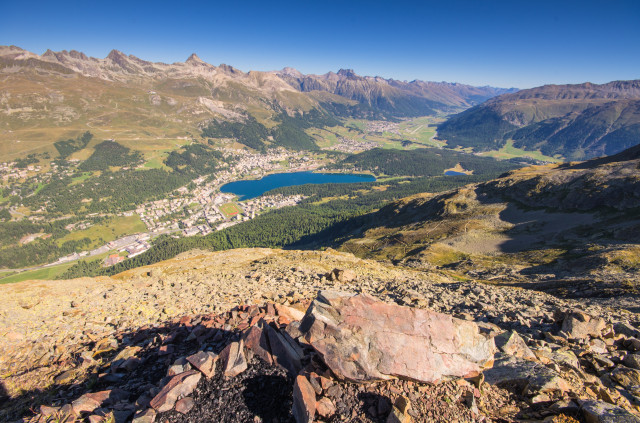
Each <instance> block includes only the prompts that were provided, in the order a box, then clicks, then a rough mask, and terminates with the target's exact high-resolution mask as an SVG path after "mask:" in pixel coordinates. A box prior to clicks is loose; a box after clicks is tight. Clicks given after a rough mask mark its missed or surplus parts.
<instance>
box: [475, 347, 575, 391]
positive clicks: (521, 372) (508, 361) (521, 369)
mask: <svg viewBox="0 0 640 423" xmlns="http://www.w3.org/2000/svg"><path fill="white" fill-rule="evenodd" d="M484 377H485V382H487V383H490V384H492V385H502V384H510V385H517V386H518V387H520V388H521V389H522V390H523V392H526V393H529V394H535V393H538V392H553V391H561V392H565V391H568V390H570V389H571V386H570V385H569V384H568V382H567V381H566V380H564V379H563V378H562V377H560V374H559V373H557V372H555V371H553V370H551V369H550V368H548V367H546V366H543V365H542V364H538V363H534V362H532V361H528V360H524V359H521V358H518V357H514V356H507V355H500V356H497V359H496V361H495V363H494V364H493V367H492V368H491V369H487V370H485V371H484Z"/></svg>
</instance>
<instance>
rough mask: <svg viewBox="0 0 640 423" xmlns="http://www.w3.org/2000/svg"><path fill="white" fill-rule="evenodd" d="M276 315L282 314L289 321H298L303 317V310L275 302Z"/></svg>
mask: <svg viewBox="0 0 640 423" xmlns="http://www.w3.org/2000/svg"><path fill="white" fill-rule="evenodd" d="M276 311H277V312H278V316H283V317H285V318H286V319H287V320H289V321H290V322H295V321H300V320H302V319H303V318H304V311H302V310H298V309H297V308H293V307H289V306H286V305H283V304H276Z"/></svg>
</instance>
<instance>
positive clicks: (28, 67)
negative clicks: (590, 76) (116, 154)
mask: <svg viewBox="0 0 640 423" xmlns="http://www.w3.org/2000/svg"><path fill="white" fill-rule="evenodd" d="M0 76H1V79H0V92H1V93H2V94H0V119H1V120H2V121H3V122H4V125H2V126H1V127H0V131H2V132H1V133H0V138H2V139H11V140H15V139H16V138H18V137H19V138H18V139H21V140H23V141H26V140H28V141H44V140H45V138H46V137H49V138H50V137H51V136H54V137H56V136H58V135H59V136H60V137H63V136H68V135H72V134H70V133H69V131H76V132H77V131H78V130H81V129H87V128H94V129H96V128H97V129H98V130H100V129H102V130H104V131H105V132H109V131H115V130H121V131H123V133H122V134H119V135H120V138H122V137H123V136H129V137H145V136H151V137H156V138H161V137H176V136H186V135H187V134H194V133H197V132H199V130H200V128H202V127H203V126H206V125H207V124H208V123H209V122H211V121H212V120H218V121H245V120H246V119H247V118H248V116H251V117H253V118H255V119H257V120H258V122H260V123H261V124H264V125H266V126H267V127H273V126H274V125H277V124H278V122H279V120H278V116H279V115H280V114H281V113H283V112H285V113H287V114H290V115H291V114H294V113H296V112H298V113H307V112H309V111H311V110H313V109H316V110H318V111H319V112H320V114H324V115H333V116H345V117H346V116H348V117H364V118H385V119H394V118H402V117H410V116H425V115H433V114H439V113H451V112H455V111H461V110H464V109H466V108H468V107H470V106H473V105H475V104H478V103H480V102H482V101H484V100H486V99H488V98H490V97H493V96H495V95H498V94H502V93H505V92H510V91H513V90H505V89H500V88H492V87H472V86H468V85H462V84H452V83H445V82H423V81H412V82H402V81H395V80H392V79H384V78H380V77H361V76H358V75H356V74H355V73H354V72H353V71H351V70H340V71H338V73H333V72H329V73H327V74H325V75H303V74H302V73H300V72H298V71H296V70H294V69H290V68H286V69H284V70H282V71H275V72H257V71H250V72H242V71H240V70H238V69H236V68H234V67H232V66H228V65H225V64H222V65H220V66H213V65H210V64H207V63H205V62H204V61H202V60H201V59H200V58H198V56H197V55H195V54H192V55H191V56H190V57H189V58H188V59H187V60H186V61H185V62H182V63H172V64H166V63H153V62H149V61H145V60H142V59H139V58H137V57H135V56H131V55H125V54H124V53H122V52H119V51H117V50H113V51H111V52H110V53H109V55H108V56H107V57H106V58H104V59H97V58H93V57H88V56H86V55H85V54H84V53H81V52H78V51H75V50H71V51H61V52H53V51H51V50H47V51H46V52H45V53H44V54H42V55H37V54H34V53H31V52H28V51H26V50H23V49H21V48H19V47H15V46H4V47H0ZM43 130H47V131H48V132H47V133H46V134H45V132H44V131H43ZM7 131H11V132H7ZM65 131H66V132H65ZM104 135H105V136H106V135H107V134H106V133H105V134H104ZM50 141H51V140H50ZM54 141H55V140H54Z"/></svg>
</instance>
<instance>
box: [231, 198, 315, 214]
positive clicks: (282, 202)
mask: <svg viewBox="0 0 640 423" xmlns="http://www.w3.org/2000/svg"><path fill="white" fill-rule="evenodd" d="M305 198H306V197H305V196H303V195H290V196H288V197H285V196H284V195H282V194H277V195H267V196H262V197H258V198H254V199H252V200H248V201H245V202H244V203H243V208H244V216H245V218H246V219H247V220H249V219H253V218H254V217H255V215H256V213H259V212H261V211H263V210H265V209H280V208H282V207H287V206H295V205H297V204H299V203H300V202H301V201H302V200H304V199H305Z"/></svg>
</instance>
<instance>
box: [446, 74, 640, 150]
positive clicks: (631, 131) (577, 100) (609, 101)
mask: <svg viewBox="0 0 640 423" xmlns="http://www.w3.org/2000/svg"><path fill="white" fill-rule="evenodd" d="M438 136H439V137H440V138H441V139H445V140H447V142H448V143H449V145H451V146H456V145H459V146H462V147H471V148H473V149H475V150H477V151H483V150H490V149H496V148H499V147H501V146H502V145H504V144H505V142H506V141H507V140H513V143H514V145H515V146H516V147H518V148H524V149H527V150H540V151H541V152H542V153H544V154H545V155H548V156H554V155H558V156H562V157H566V158H569V159H574V160H575V159H577V160H582V159H585V158H593V157H597V156H601V155H605V154H615V153H618V152H620V151H622V150H624V149H626V148H629V147H632V146H634V145H637V144H638V143H639V142H640V81H638V80H636V81H614V82H610V83H608V84H602V85H596V84H589V83H587V84H579V85H547V86H543V87H538V88H532V89H529V90H522V91H519V92H517V93H510V94H503V95H501V96H498V97H495V98H492V99H490V100H488V101H487V102H485V103H483V104H481V105H479V106H475V107H473V108H471V109H468V110H466V111H464V112H462V113H460V114H458V115H455V116H453V117H451V118H450V119H449V120H447V121H446V122H444V123H443V124H441V125H440V126H439V127H438Z"/></svg>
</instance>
